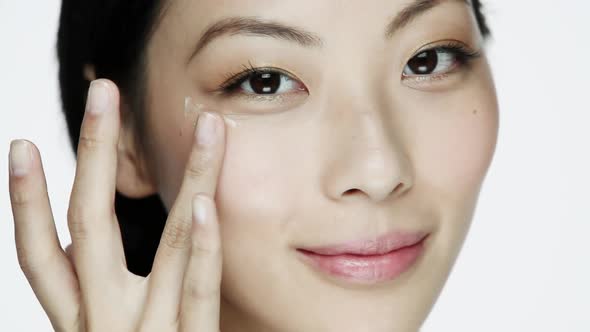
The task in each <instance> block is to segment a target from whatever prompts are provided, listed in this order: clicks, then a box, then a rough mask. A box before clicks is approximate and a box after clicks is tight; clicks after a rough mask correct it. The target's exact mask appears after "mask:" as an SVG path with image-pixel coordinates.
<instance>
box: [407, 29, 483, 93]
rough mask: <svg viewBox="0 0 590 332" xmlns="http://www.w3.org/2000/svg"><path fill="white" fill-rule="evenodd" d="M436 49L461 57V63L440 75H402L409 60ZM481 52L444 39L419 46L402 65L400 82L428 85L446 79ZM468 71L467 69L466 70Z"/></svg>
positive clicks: (466, 45)
mask: <svg viewBox="0 0 590 332" xmlns="http://www.w3.org/2000/svg"><path fill="white" fill-rule="evenodd" d="M436 49H443V50H446V51H449V52H453V53H455V56H458V57H463V59H460V61H462V62H463V63H455V64H453V66H452V68H451V69H449V70H447V71H445V72H442V73H433V74H424V75H406V74H404V73H403V72H404V69H405V67H406V66H407V64H408V62H409V61H410V59H412V58H413V57H415V56H417V55H419V54H420V53H422V52H425V51H429V50H436ZM481 55H482V52H481V50H476V49H474V48H473V47H471V46H469V45H468V44H467V43H465V42H462V41H459V40H456V39H444V40H439V41H435V42H431V43H428V44H426V45H423V46H421V47H420V48H418V49H417V50H416V51H414V52H413V53H412V56H410V58H409V59H408V60H407V61H406V62H405V63H404V67H403V68H402V70H401V72H402V81H407V80H412V81H414V84H428V83H430V82H434V81H441V80H444V79H445V78H447V77H448V76H449V75H452V74H453V73H455V72H456V71H457V69H462V68H464V67H467V66H469V65H470V64H471V62H472V61H473V60H475V59H477V58H479V57H481ZM467 69H468V68H467Z"/></svg>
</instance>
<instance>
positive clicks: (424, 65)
mask: <svg viewBox="0 0 590 332" xmlns="http://www.w3.org/2000/svg"><path fill="white" fill-rule="evenodd" d="M437 65H438V55H437V54H436V50H428V51H424V52H422V53H420V54H418V55H416V56H415V57H413V58H412V59H410V61H409V62H408V67H410V69H411V70H412V72H413V73H415V74H419V75H427V74H430V73H432V72H433V71H434V69H436V66H437Z"/></svg>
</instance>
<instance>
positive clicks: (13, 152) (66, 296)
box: [9, 140, 79, 331]
mask: <svg viewBox="0 0 590 332" xmlns="http://www.w3.org/2000/svg"><path fill="white" fill-rule="evenodd" d="M9 159H10V166H9V168H10V179H9V187H10V200H11V204H12V213H13V216H14V235H15V242H16V251H17V257H18V262H19V264H20V266H21V269H22V271H23V272H24V274H25V276H26V278H27V280H28V282H29V284H30V285H31V288H32V289H33V291H34V293H35V296H36V297H37V299H38V300H39V303H40V304H41V306H42V307H43V309H44V310H45V312H46V313H47V316H48V317H49V320H50V321H51V323H52V325H53V327H54V328H55V330H57V331H64V330H66V329H68V330H69V328H67V327H68V326H72V325H73V324H75V322H76V319H77V313H78V308H79V301H78V292H79V288H78V287H79V285H78V281H77V278H76V275H75V272H74V269H73V267H72V266H71V264H70V262H69V261H68V258H67V257H66V255H65V253H64V252H63V250H62V249H61V246H60V243H59V238H58V236H57V232H56V230H55V224H54V221H53V214H52V212H51V206H50V203H49V198H48V196H47V183H46V180H45V175H44V172H43V166H42V164H41V156H40V154H39V151H38V150H37V148H36V147H35V146H34V144H32V143H30V142H27V141H24V140H18V141H13V142H12V143H11V145H10V158H9Z"/></svg>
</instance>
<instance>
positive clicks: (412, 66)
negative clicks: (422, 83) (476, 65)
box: [402, 41, 481, 80]
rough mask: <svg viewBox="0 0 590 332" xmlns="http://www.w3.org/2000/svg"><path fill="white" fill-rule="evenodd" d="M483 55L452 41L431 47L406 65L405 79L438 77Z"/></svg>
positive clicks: (403, 76)
mask: <svg viewBox="0 0 590 332" xmlns="http://www.w3.org/2000/svg"><path fill="white" fill-rule="evenodd" d="M480 56H481V52H480V51H475V50H472V49H471V48H470V47H468V46H467V45H465V44H463V43H461V42H456V41H450V42H448V43H447V44H445V45H440V46H437V47H431V48H428V49H425V50H423V51H421V52H420V53H418V54H416V55H415V56H414V57H412V58H411V59H410V60H409V61H408V63H407V64H406V66H405V67H404V70H403V73H402V78H403V79H409V78H412V79H418V80H421V79H427V80H430V79H438V78H443V77H444V76H445V75H446V74H448V73H451V72H453V71H455V70H456V69H461V68H463V67H466V66H467V65H469V64H471V62H472V61H473V60H475V59H476V58H478V57H480Z"/></svg>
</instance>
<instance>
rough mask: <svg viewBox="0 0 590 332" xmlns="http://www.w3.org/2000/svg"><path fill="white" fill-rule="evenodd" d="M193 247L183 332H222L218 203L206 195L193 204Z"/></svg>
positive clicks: (183, 305)
mask: <svg viewBox="0 0 590 332" xmlns="http://www.w3.org/2000/svg"><path fill="white" fill-rule="evenodd" d="M191 239H192V244H191V251H190V257H189V262H188V266H187V268H186V272H185V275H184V281H183V292H182V302H181V309H180V331H186V332H189V331H203V332H218V331H219V305H220V284H221V269H222V254H221V240H220V235H219V223H218V218H217V212H216V208H215V202H214V201H213V200H212V199H211V198H210V197H207V196H206V195H197V196H196V197H195V199H194V200H193V229H192V234H191Z"/></svg>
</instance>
